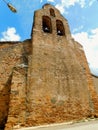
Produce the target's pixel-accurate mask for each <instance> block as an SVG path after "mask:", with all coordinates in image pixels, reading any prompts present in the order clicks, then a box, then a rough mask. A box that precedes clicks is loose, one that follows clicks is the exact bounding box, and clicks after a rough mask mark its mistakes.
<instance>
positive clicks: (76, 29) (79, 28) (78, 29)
mask: <svg viewBox="0 0 98 130" xmlns="http://www.w3.org/2000/svg"><path fill="white" fill-rule="evenodd" d="M81 29H83V25H81V26H79V27H78V28H75V29H73V31H72V32H73V33H76V32H78V31H80V30H81Z"/></svg>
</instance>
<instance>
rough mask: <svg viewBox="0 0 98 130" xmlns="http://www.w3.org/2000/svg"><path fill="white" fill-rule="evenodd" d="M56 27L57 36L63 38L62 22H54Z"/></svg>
mask: <svg viewBox="0 0 98 130" xmlns="http://www.w3.org/2000/svg"><path fill="white" fill-rule="evenodd" d="M56 27H57V35H59V36H64V35H65V30H64V25H63V23H62V21H60V20H56Z"/></svg>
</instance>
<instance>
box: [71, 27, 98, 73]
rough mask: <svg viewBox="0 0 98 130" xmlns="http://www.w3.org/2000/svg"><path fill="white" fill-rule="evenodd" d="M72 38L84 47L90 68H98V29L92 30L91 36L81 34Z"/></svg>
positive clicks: (85, 33) (84, 33)
mask: <svg viewBox="0 0 98 130" xmlns="http://www.w3.org/2000/svg"><path fill="white" fill-rule="evenodd" d="M72 36H73V37H74V39H75V40H76V41H78V42H79V43H81V44H82V45H83V47H84V50H85V54H86V57H87V60H88V62H89V63H90V68H92V69H95V68H98V62H97V61H98V28H95V29H93V30H91V31H90V35H89V33H87V32H81V33H76V34H73V35H72ZM97 71H98V69H97ZM97 73H98V72H97Z"/></svg>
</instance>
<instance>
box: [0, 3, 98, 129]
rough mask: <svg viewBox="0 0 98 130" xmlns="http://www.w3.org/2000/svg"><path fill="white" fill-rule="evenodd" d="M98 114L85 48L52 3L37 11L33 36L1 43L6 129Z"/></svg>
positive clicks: (0, 120)
mask: <svg viewBox="0 0 98 130" xmlns="http://www.w3.org/2000/svg"><path fill="white" fill-rule="evenodd" d="M90 117H98V95H97V93H96V89H95V86H94V84H93V79H92V76H91V74H90V70H89V67H88V63H87V60H86V57H85V54H84V50H83V47H82V46H81V45H80V44H79V43H78V42H76V41H75V40H74V39H73V38H72V36H71V33H70V29H69V26H68V22H67V20H66V19H65V18H64V17H63V16H62V15H61V14H60V12H59V11H58V10H57V9H56V8H55V7H54V6H52V5H50V4H45V5H44V6H43V7H42V9H40V10H37V11H35V14H34V24H33V28H32V34H31V39H28V40H25V41H23V42H1V43H0V128H5V130H11V129H15V128H21V127H30V126H35V125H42V124H51V123H60V122H67V121H73V120H81V119H85V118H90Z"/></svg>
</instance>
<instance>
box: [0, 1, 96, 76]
mask: <svg viewBox="0 0 98 130" xmlns="http://www.w3.org/2000/svg"><path fill="white" fill-rule="evenodd" d="M6 1H7V2H9V3H11V4H12V5H14V6H15V7H16V9H17V13H12V12H11V11H10V10H9V8H8V7H7V5H6V4H5V3H4V2H3V0H0V41H23V40H25V39H29V38H30V35H31V29H32V23H33V15H34V11H35V10H37V9H41V8H42V5H44V4H45V3H50V4H52V5H54V6H55V7H56V8H58V9H59V10H60V12H61V13H62V15H63V16H64V17H65V18H66V19H67V20H68V22H69V26H70V30H71V33H72V37H73V38H74V39H75V40H76V41H78V42H80V43H81V44H82V45H83V47H84V50H85V54H86V57H87V60H88V63H89V67H90V69H91V72H92V73H93V74H95V75H96V76H98V0H6Z"/></svg>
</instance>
